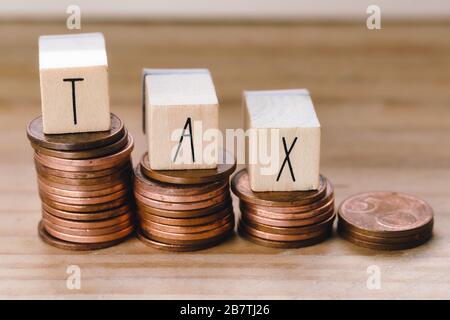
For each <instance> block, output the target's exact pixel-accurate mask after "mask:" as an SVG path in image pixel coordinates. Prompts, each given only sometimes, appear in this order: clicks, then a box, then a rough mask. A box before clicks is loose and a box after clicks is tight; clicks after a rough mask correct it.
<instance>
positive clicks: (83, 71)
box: [39, 33, 111, 134]
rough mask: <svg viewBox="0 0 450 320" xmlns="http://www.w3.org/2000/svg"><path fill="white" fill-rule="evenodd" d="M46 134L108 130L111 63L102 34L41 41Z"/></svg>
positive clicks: (42, 95) (109, 124) (58, 37)
mask: <svg viewBox="0 0 450 320" xmlns="http://www.w3.org/2000/svg"><path fill="white" fill-rule="evenodd" d="M39 71H40V81H41V101H42V120H43V126H44V133H46V134H51V133H74V132H91V131H105V130H109V129H110V126H111V121H110V111H109V92H108V62H107V57H106V50H105V40H104V38H103V35H102V34H101V33H85V34H74V35H56V36H41V37H40V38H39Z"/></svg>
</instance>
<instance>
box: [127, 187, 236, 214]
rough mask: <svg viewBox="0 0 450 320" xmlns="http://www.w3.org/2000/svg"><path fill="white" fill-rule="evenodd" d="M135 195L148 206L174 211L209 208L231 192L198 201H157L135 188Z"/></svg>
mask: <svg viewBox="0 0 450 320" xmlns="http://www.w3.org/2000/svg"><path fill="white" fill-rule="evenodd" d="M134 197H135V198H136V201H138V202H140V203H142V204H145V205H146V206H149V207H153V208H157V209H163V210H174V211H178V210H179V211H187V210H198V209H204V208H209V207H211V206H214V205H217V204H220V203H223V202H224V201H227V200H228V199H229V198H230V194H229V193H228V192H224V193H222V194H219V195H218V196H215V197H214V198H211V199H207V200H203V201H198V202H184V203H183V202H164V201H157V200H153V199H149V198H146V197H144V196H142V195H141V194H139V193H137V192H136V190H135V193H134Z"/></svg>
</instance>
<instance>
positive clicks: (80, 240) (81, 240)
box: [44, 222, 134, 243]
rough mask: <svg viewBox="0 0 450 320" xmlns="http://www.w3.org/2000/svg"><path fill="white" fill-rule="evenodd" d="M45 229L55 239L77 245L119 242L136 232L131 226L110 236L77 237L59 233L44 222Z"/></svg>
mask: <svg viewBox="0 0 450 320" xmlns="http://www.w3.org/2000/svg"><path fill="white" fill-rule="evenodd" d="M44 227H45V230H46V231H47V232H48V233H49V234H50V235H52V236H53V237H55V238H58V239H61V240H64V241H69V242H76V243H102V242H109V241H114V240H118V239H122V238H125V237H127V236H128V235H129V234H130V233H131V232H133V230H134V226H129V227H127V228H125V229H122V230H120V231H118V232H114V233H110V234H106V235H100V236H77V235H72V234H67V233H64V232H60V231H57V230H55V229H53V228H52V227H51V226H50V225H49V224H47V223H45V222H44Z"/></svg>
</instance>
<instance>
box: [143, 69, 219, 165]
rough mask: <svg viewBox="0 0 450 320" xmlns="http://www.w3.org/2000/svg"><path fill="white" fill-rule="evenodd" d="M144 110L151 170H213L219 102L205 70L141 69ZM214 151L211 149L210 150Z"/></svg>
mask: <svg viewBox="0 0 450 320" xmlns="http://www.w3.org/2000/svg"><path fill="white" fill-rule="evenodd" d="M143 78H144V110H145V121H146V133H147V139H148V150H149V160H150V166H151V168H152V169H154V170H169V169H170V170H182V169H213V168H216V167H217V156H214V157H212V158H211V157H208V158H207V157H205V156H204V155H205V154H211V153H206V151H207V150H211V148H213V149H214V148H215V150H217V147H218V143H217V140H214V141H205V140H204V133H205V132H207V131H210V132H211V130H214V131H217V130H219V103H218V100H217V95H216V91H215V88H214V84H213V81H212V78H211V75H210V73H209V71H208V70H206V69H144V76H143ZM213 153H214V152H213Z"/></svg>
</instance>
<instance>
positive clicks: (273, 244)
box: [238, 228, 333, 249]
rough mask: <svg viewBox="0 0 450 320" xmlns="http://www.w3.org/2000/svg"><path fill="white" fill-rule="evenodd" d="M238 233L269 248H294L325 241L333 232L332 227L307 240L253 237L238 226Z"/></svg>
mask: <svg viewBox="0 0 450 320" xmlns="http://www.w3.org/2000/svg"><path fill="white" fill-rule="evenodd" d="M238 231H239V234H240V235H241V236H242V237H243V238H245V239H247V240H249V241H251V242H253V243H255V244H258V245H261V246H264V247H270V248H277V249H294V248H303V247H309V246H312V245H315V244H318V243H321V242H323V241H325V240H326V239H328V238H330V237H331V235H332V234H333V231H332V229H330V230H328V231H327V232H326V233H324V234H322V235H320V236H318V237H316V238H311V239H307V240H302V241H272V240H266V239H262V238H258V237H255V236H253V235H251V234H249V233H247V232H246V231H245V230H242V229H241V228H238Z"/></svg>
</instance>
